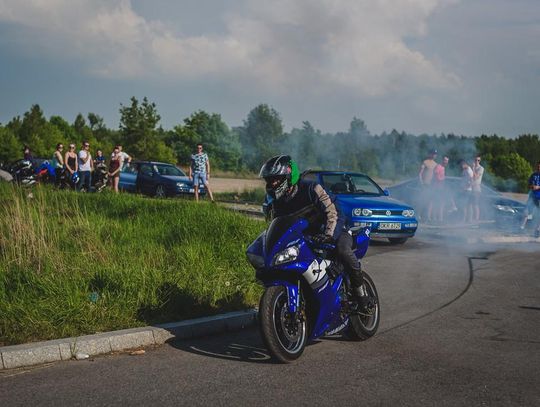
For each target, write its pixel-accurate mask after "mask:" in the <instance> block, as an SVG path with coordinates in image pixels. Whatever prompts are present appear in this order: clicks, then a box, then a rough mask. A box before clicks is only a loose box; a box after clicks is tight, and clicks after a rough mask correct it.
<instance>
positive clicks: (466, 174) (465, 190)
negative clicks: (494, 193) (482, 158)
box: [460, 160, 474, 223]
mask: <svg viewBox="0 0 540 407" xmlns="http://www.w3.org/2000/svg"><path fill="white" fill-rule="evenodd" d="M460 165H461V194H462V196H461V202H462V204H463V223H467V222H469V223H472V215H473V206H472V202H473V198H472V181H473V176H474V174H473V170H472V169H471V167H470V166H469V164H468V163H467V161H465V160H461V161H460Z"/></svg>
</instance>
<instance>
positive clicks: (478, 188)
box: [471, 155, 484, 222]
mask: <svg viewBox="0 0 540 407" xmlns="http://www.w3.org/2000/svg"><path fill="white" fill-rule="evenodd" d="M480 161H482V158H481V157H480V156H479V155H477V156H476V157H475V158H474V164H473V167H472V171H473V179H472V182H471V187H472V195H473V210H474V214H473V216H474V221H475V222H479V221H480V195H481V193H482V176H483V175H484V167H482V166H481V165H480Z"/></svg>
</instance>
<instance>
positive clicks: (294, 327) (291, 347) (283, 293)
mask: <svg viewBox="0 0 540 407" xmlns="http://www.w3.org/2000/svg"><path fill="white" fill-rule="evenodd" d="M287 302H288V296H287V290H286V289H285V287H283V286H273V287H268V288H267V289H266V291H265V292H264V294H263V296H262V297H261V301H260V304H259V324H260V325H259V327H260V331H261V336H262V339H263V341H264V343H265V345H266V348H267V349H268V351H269V352H270V355H271V356H272V357H273V358H274V359H276V360H278V361H279V362H282V363H290V362H292V361H294V360H296V359H298V358H299V357H300V355H302V353H303V352H304V349H305V347H306V343H307V336H308V329H307V321H306V318H302V321H291V320H290V318H291V315H290V314H289V312H288V307H287ZM298 312H300V315H304V313H303V312H302V310H299V311H298Z"/></svg>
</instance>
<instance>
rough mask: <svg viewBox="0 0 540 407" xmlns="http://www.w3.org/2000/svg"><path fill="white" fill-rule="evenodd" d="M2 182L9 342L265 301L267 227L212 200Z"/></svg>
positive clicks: (1, 252)
mask: <svg viewBox="0 0 540 407" xmlns="http://www.w3.org/2000/svg"><path fill="white" fill-rule="evenodd" d="M28 192H29V191H28V190H21V189H19V188H16V187H13V186H11V185H9V184H6V183H2V184H0V315H1V319H0V345H10V344H17V343H23V342H29V341H36V340H45V339H52V338H60V337H66V336H76V335H82V334H90V333H95V332H102V331H108V330H114V329H121V328H128V327H135V326H142V325H147V324H153V323H160V322H167V321H175V320H180V319H185V318H191V317H196V316H202V315H211V314H215V313H218V312H223V311H229V310H236V309H244V308H246V307H250V306H253V305H255V304H257V301H258V298H259V295H260V292H261V291H260V288H259V287H258V285H257V284H256V282H255V278H254V271H253V270H252V269H251V267H250V266H249V264H248V263H247V261H246V258H245V249H246V246H247V245H248V244H249V243H250V242H251V241H252V240H253V239H254V238H255V237H256V236H257V235H258V233H260V231H261V229H262V228H263V227H264V225H262V224H261V223H260V222H258V221H256V220H250V219H248V218H246V217H244V216H242V215H239V214H236V213H232V212H229V211H227V210H225V209H223V208H220V207H218V206H216V205H212V204H210V203H205V202H201V203H199V204H197V203H195V202H193V201H189V200H174V199H167V200H156V199H148V198H143V197H140V196H133V195H127V194H120V195H115V194H112V193H102V194H81V193H74V192H71V191H53V190H50V189H48V188H36V189H34V190H33V197H31V198H29V197H28Z"/></svg>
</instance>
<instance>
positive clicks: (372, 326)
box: [347, 272, 381, 341]
mask: <svg viewBox="0 0 540 407" xmlns="http://www.w3.org/2000/svg"><path fill="white" fill-rule="evenodd" d="M363 274H364V285H365V286H366V290H367V292H368V295H369V296H371V297H372V298H373V301H374V304H375V306H374V312H373V314H372V315H361V314H351V315H350V316H349V329H348V332H347V333H348V336H349V337H350V338H351V339H353V340H355V341H365V340H366V339H369V338H371V337H372V336H373V335H375V333H376V332H377V329H379V322H380V320H381V306H380V303H379V294H377V288H375V283H374V282H373V280H372V279H371V277H370V276H369V275H368V274H367V273H366V272H364V273H363Z"/></svg>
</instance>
